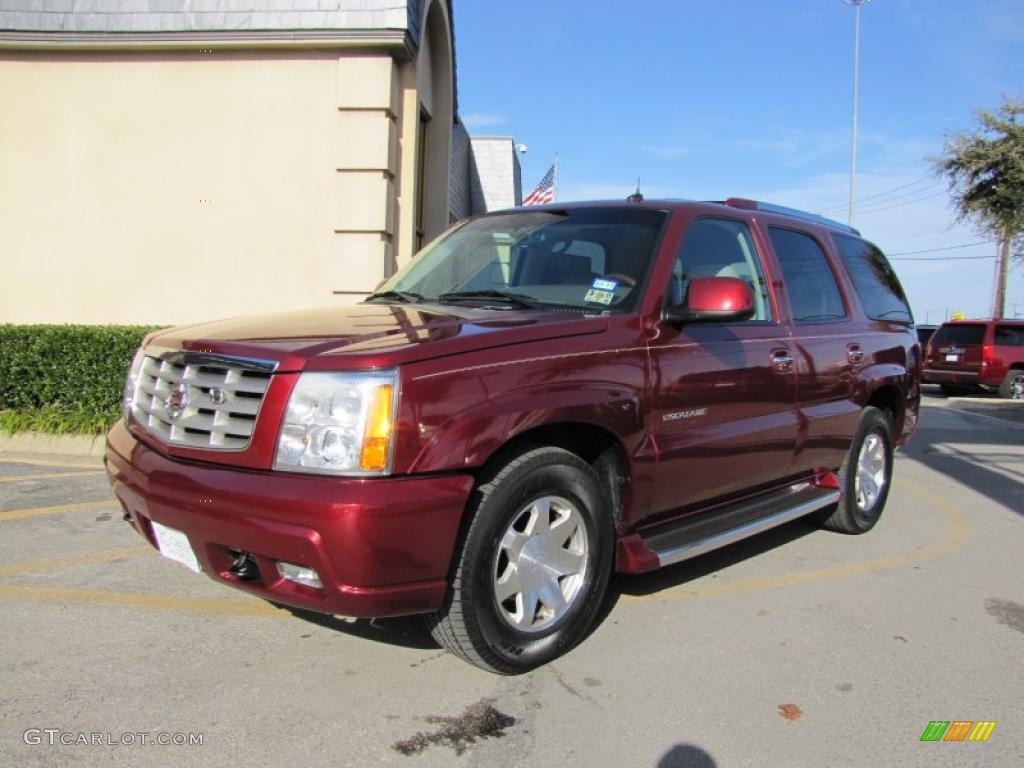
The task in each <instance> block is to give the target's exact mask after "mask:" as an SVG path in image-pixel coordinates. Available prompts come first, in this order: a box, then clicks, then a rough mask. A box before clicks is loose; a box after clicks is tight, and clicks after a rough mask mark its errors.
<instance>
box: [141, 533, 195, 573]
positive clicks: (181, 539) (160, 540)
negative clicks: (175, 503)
mask: <svg viewBox="0 0 1024 768" xmlns="http://www.w3.org/2000/svg"><path fill="white" fill-rule="evenodd" d="M152 525H153V535H154V536H155V537H156V545H157V547H159V548H160V554H161V555H163V556H164V557H168V558H170V559H171V560H174V561H175V562H177V563H181V564H182V565H184V566H185V567H186V568H188V569H189V570H192V571H195V572H196V573H199V572H200V571H199V561H198V560H197V559H196V553H195V552H194V551H193V550H192V545H191V544H190V543H189V540H188V536H186V535H185V534H184V533H182V532H181V531H177V530H175V529H174V528H168V527H167V526H166V525H160V523H158V522H156V521H153V522H152Z"/></svg>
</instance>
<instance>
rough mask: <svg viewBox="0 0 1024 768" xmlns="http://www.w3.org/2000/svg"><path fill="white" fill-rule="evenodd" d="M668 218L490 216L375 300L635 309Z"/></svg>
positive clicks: (592, 213)
mask: <svg viewBox="0 0 1024 768" xmlns="http://www.w3.org/2000/svg"><path fill="white" fill-rule="evenodd" d="M665 215H666V214H665V213H664V212H663V211H656V210H651V209H648V208H632V209H631V208H623V207H614V208H613V207H607V208H600V207H595V208H576V209H569V210H562V211H552V210H544V211H516V212H512V213H500V214H493V215H490V216H483V217H481V218H479V219H475V220H473V221H470V222H468V223H466V224H464V225H463V226H460V227H458V228H456V229H454V230H452V231H450V232H449V233H447V234H446V235H444V236H442V237H441V238H439V239H438V240H436V241H434V242H433V243H431V244H430V245H429V246H427V248H426V249H424V250H423V251H421V252H420V253H419V255H417V256H416V258H414V259H413V260H412V261H411V262H410V263H409V264H408V265H406V266H405V267H404V268H403V269H402V270H400V271H399V272H398V273H397V274H396V275H395V276H394V277H392V278H391V279H390V280H388V281H387V282H386V283H385V284H384V285H383V286H381V287H380V288H379V289H378V291H377V293H376V294H375V296H378V297H380V299H382V300H403V301H409V300H415V301H441V302H461V301H467V302H470V301H471V302H475V303H481V304H484V305H487V306H492V305H493V306H500V307H501V308H506V309H507V308H514V307H521V306H531V305H535V304H544V305H556V306H563V307H574V308H580V309H591V310H598V311H604V310H612V309H614V310H621V311H628V310H631V309H632V308H633V307H634V305H635V304H636V302H637V300H638V298H639V294H640V289H641V287H642V284H643V282H644V278H645V277H646V276H647V272H648V269H649V268H650V265H651V261H652V259H653V256H654V249H655V245H656V243H657V240H658V235H659V233H660V232H661V226H662V224H663V222H664V220H665ZM369 300H374V296H371V297H370V299H369Z"/></svg>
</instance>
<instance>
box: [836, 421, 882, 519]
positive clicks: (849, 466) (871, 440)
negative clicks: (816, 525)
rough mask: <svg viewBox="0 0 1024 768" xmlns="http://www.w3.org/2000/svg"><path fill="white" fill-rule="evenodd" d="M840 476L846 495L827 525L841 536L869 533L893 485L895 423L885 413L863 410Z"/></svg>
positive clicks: (844, 494)
mask: <svg viewBox="0 0 1024 768" xmlns="http://www.w3.org/2000/svg"><path fill="white" fill-rule="evenodd" d="M839 476H840V477H841V478H842V479H843V495H842V496H841V497H840V499H839V503H838V504H837V505H836V507H835V509H834V510H832V512H831V514H829V516H828V517H827V518H826V519H825V521H824V525H825V527H826V528H828V529H829V530H832V531H838V532H839V533H853V534H857V533H867V532H868V531H870V530H871V529H872V528H874V527H875V523H877V522H878V519H879V518H880V517H881V516H882V510H883V509H884V508H885V501H886V499H887V498H888V496H889V485H890V483H891V481H892V423H891V422H890V420H889V416H888V415H887V414H886V413H885V412H884V411H881V410H879V409H878V408H874V407H872V406H868V407H867V408H865V409H864V411H863V412H862V414H861V417H860V424H859V425H858V426H857V433H856V434H855V435H854V438H853V443H852V444H851V445H850V451H849V453H848V454H847V455H846V459H845V460H844V461H843V465H842V467H840V469H839Z"/></svg>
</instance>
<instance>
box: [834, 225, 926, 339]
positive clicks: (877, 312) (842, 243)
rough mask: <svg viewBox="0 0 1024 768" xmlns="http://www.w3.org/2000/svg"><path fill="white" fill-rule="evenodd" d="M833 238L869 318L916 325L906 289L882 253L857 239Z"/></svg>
mask: <svg viewBox="0 0 1024 768" xmlns="http://www.w3.org/2000/svg"><path fill="white" fill-rule="evenodd" d="M832 238H833V240H835V243H836V248H837V249H838V250H839V256H840V258H841V259H842V260H843V264H844V265H845V266H846V271H847V272H848V273H849V275H850V279H851V280H852V281H853V287H854V289H856V291H857V295H858V296H860V300H861V303H862V304H863V305H864V312H865V313H866V314H867V316H868V317H870V318H871V319H873V320H895V321H897V322H907V323H910V322H913V319H914V318H913V316H912V315H911V313H910V306H909V304H907V297H906V295H905V294H904V293H903V286H901V285H900V281H899V279H898V278H897V277H896V273H895V272H894V271H893V269H892V267H891V266H889V262H888V261H887V260H886V258H885V256H884V255H883V254H882V252H881V251H880V250H878V248H876V247H875V246H873V245H872V244H871V243H868V242H865V241H864V240H861V239H859V238H856V237H847V236H846V235H833V236H832Z"/></svg>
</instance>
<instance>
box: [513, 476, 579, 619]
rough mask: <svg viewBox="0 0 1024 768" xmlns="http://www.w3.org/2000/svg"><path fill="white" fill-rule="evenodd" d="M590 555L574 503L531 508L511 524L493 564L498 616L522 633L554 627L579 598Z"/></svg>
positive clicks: (556, 499)
mask: <svg viewBox="0 0 1024 768" xmlns="http://www.w3.org/2000/svg"><path fill="white" fill-rule="evenodd" d="M589 550H590V543H589V540H588V535H587V526H586V523H585V522H584V520H583V516H582V515H581V514H580V512H579V510H578V509H576V506H575V505H574V504H573V503H572V502H570V501H568V500H566V499H563V498H561V497H560V496H544V497H542V498H539V499H536V500H534V501H532V502H530V503H529V504H528V505H526V506H525V507H523V508H522V509H521V510H520V511H519V512H518V513H517V514H516V515H515V517H513V518H512V523H511V524H510V525H509V526H508V529H507V530H506V531H505V533H504V535H503V536H502V537H501V544H500V545H499V547H498V552H497V554H496V556H495V559H494V596H495V600H496V602H497V604H498V613H499V614H500V615H501V617H502V618H503V619H504V620H505V621H506V622H507V623H508V624H509V626H511V627H513V628H514V629H517V630H519V631H520V632H526V633H533V632H542V631H543V630H545V629H547V628H548V627H550V626H551V625H552V624H554V623H555V622H557V621H558V620H559V619H561V618H562V617H563V616H565V614H566V613H567V612H568V611H569V609H570V608H572V606H573V604H574V602H575V601H576V599H577V598H578V597H579V595H580V593H581V590H580V588H581V587H582V586H583V581H584V577H585V575H586V573H587V565H588V563H589V562H590V551H589Z"/></svg>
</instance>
